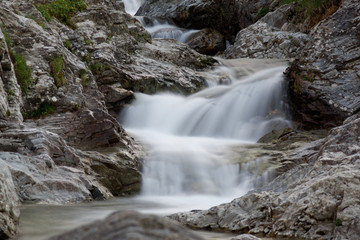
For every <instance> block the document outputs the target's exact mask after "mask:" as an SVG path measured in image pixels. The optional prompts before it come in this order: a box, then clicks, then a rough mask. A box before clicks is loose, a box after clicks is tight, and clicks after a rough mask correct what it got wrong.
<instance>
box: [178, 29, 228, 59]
mask: <svg viewBox="0 0 360 240" xmlns="http://www.w3.org/2000/svg"><path fill="white" fill-rule="evenodd" d="M185 43H186V44H188V45H189V46H190V47H191V48H192V49H195V50H196V51H197V52H199V53H202V54H206V55H214V54H216V53H217V52H220V51H224V50H225V47H226V46H225V39H224V37H223V36H222V34H221V33H219V32H218V31H216V30H214V29H210V28H205V29H202V30H200V31H199V32H196V33H194V34H191V35H190V36H189V38H188V39H187V40H186V42H185Z"/></svg>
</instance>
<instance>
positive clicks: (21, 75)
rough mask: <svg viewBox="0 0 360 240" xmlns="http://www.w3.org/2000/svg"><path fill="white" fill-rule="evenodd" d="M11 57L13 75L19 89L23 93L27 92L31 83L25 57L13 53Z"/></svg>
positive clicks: (29, 70)
mask: <svg viewBox="0 0 360 240" xmlns="http://www.w3.org/2000/svg"><path fill="white" fill-rule="evenodd" d="M13 58H14V59H15V64H14V67H15V75H16V79H17V82H18V83H19V85H20V87H21V90H22V91H23V92H24V93H27V92H28V90H29V88H30V86H31V84H32V78H31V69H30V67H29V66H28V65H27V64H26V60H25V58H24V57H23V56H22V55H20V54H14V56H13Z"/></svg>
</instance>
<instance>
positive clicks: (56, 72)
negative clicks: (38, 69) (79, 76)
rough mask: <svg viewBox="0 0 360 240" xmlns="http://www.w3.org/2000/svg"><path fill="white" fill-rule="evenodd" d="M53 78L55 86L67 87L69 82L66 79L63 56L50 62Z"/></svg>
mask: <svg viewBox="0 0 360 240" xmlns="http://www.w3.org/2000/svg"><path fill="white" fill-rule="evenodd" d="M50 69H51V76H52V77H53V78H54V80H55V84H56V86H57V87H62V86H65V84H66V83H67V80H66V79H65V77H64V74H63V70H64V58H63V57H62V56H61V55H58V56H56V57H55V58H54V59H53V60H52V61H51V62H50Z"/></svg>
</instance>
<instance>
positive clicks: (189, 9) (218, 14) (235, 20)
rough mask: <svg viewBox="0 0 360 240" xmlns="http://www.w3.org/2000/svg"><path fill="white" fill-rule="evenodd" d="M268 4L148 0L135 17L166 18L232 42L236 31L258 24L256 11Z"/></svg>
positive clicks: (266, 0)
mask: <svg viewBox="0 0 360 240" xmlns="http://www.w3.org/2000/svg"><path fill="white" fill-rule="evenodd" d="M270 2H271V1H270V0H260V1H251V0H245V1H236V0H231V1H217V0H211V1H205V0H201V1H194V0H185V1H181V0H171V1H165V0H150V1H145V3H144V4H143V5H142V6H141V7H140V9H139V11H138V12H137V13H136V15H139V16H152V17H159V18H168V19H171V20H173V21H174V22H175V23H176V24H177V25H179V26H180V27H184V28H195V29H202V28H214V29H216V30H217V31H219V32H220V33H221V34H223V35H224V36H225V38H226V39H227V40H230V41H231V42H233V40H234V36H235V35H236V34H237V33H238V31H239V30H240V29H243V28H245V27H247V26H249V25H251V24H253V23H254V22H255V21H256V20H258V19H259V16H258V13H259V11H260V10H261V9H262V8H266V7H268V6H269V4H270ZM209 16H210V17H209Z"/></svg>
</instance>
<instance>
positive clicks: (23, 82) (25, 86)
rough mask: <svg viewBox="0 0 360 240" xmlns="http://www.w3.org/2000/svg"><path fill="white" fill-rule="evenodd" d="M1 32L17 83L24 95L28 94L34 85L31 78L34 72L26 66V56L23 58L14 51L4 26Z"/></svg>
mask: <svg viewBox="0 0 360 240" xmlns="http://www.w3.org/2000/svg"><path fill="white" fill-rule="evenodd" d="M1 31H2V32H3V34H4V37H5V43H6V45H7V47H8V50H9V54H10V57H11V61H12V62H13V64H14V68H15V75H16V79H17V82H18V84H19V85H20V87H21V90H22V91H23V92H24V93H27V92H28V90H29V88H30V86H31V84H32V78H31V75H32V71H31V69H30V67H29V66H28V65H27V64H26V60H25V58H24V56H22V55H21V54H16V53H15V52H14V51H13V50H12V41H11V38H10V37H9V35H8V33H7V32H6V30H5V28H4V26H1Z"/></svg>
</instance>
